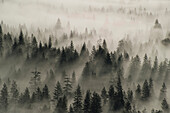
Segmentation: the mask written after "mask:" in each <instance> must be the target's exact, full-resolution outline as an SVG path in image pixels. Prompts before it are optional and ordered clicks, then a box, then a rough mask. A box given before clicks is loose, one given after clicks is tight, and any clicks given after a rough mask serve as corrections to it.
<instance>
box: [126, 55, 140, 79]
mask: <svg viewBox="0 0 170 113" xmlns="http://www.w3.org/2000/svg"><path fill="white" fill-rule="evenodd" d="M140 64H141V62H140V58H139V56H138V55H136V57H135V58H133V59H132V60H131V64H130V67H129V78H128V79H129V82H131V81H133V80H136V79H137V76H138V74H139V70H140ZM130 76H131V77H130Z"/></svg>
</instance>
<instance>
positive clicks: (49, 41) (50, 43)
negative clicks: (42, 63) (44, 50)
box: [48, 37, 52, 49]
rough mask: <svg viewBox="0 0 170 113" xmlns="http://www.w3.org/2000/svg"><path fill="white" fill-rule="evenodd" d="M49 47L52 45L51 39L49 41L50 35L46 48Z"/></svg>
mask: <svg viewBox="0 0 170 113" xmlns="http://www.w3.org/2000/svg"><path fill="white" fill-rule="evenodd" d="M51 47H52V41H51V37H50V38H49V40H48V48H49V49H51Z"/></svg>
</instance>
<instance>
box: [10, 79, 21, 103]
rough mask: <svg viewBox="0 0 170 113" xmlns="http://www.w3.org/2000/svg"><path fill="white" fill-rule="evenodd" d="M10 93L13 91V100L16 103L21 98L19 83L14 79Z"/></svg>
mask: <svg viewBox="0 0 170 113" xmlns="http://www.w3.org/2000/svg"><path fill="white" fill-rule="evenodd" d="M10 93H11V101H12V102H14V103H16V102H17V101H18V98H19V91H18V89H17V84H16V82H15V81H13V83H12V86H11V91H10Z"/></svg>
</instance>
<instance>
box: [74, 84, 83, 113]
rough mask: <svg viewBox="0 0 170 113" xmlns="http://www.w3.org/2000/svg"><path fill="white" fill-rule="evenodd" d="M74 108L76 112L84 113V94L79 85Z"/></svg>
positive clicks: (75, 94)
mask: <svg viewBox="0 0 170 113" xmlns="http://www.w3.org/2000/svg"><path fill="white" fill-rule="evenodd" d="M73 108H74V111H75V113H82V94H81V89H80V86H79V85H78V87H77V89H76V91H75V93H74V103H73Z"/></svg>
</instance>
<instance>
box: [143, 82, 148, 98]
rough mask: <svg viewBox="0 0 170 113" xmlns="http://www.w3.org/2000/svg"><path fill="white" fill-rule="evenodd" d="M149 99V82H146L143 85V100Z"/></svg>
mask: <svg viewBox="0 0 170 113" xmlns="http://www.w3.org/2000/svg"><path fill="white" fill-rule="evenodd" d="M149 97H150V89H149V84H148V81H147V80H145V82H144V83H143V87H142V99H143V100H147V99H148V98H149Z"/></svg>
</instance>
